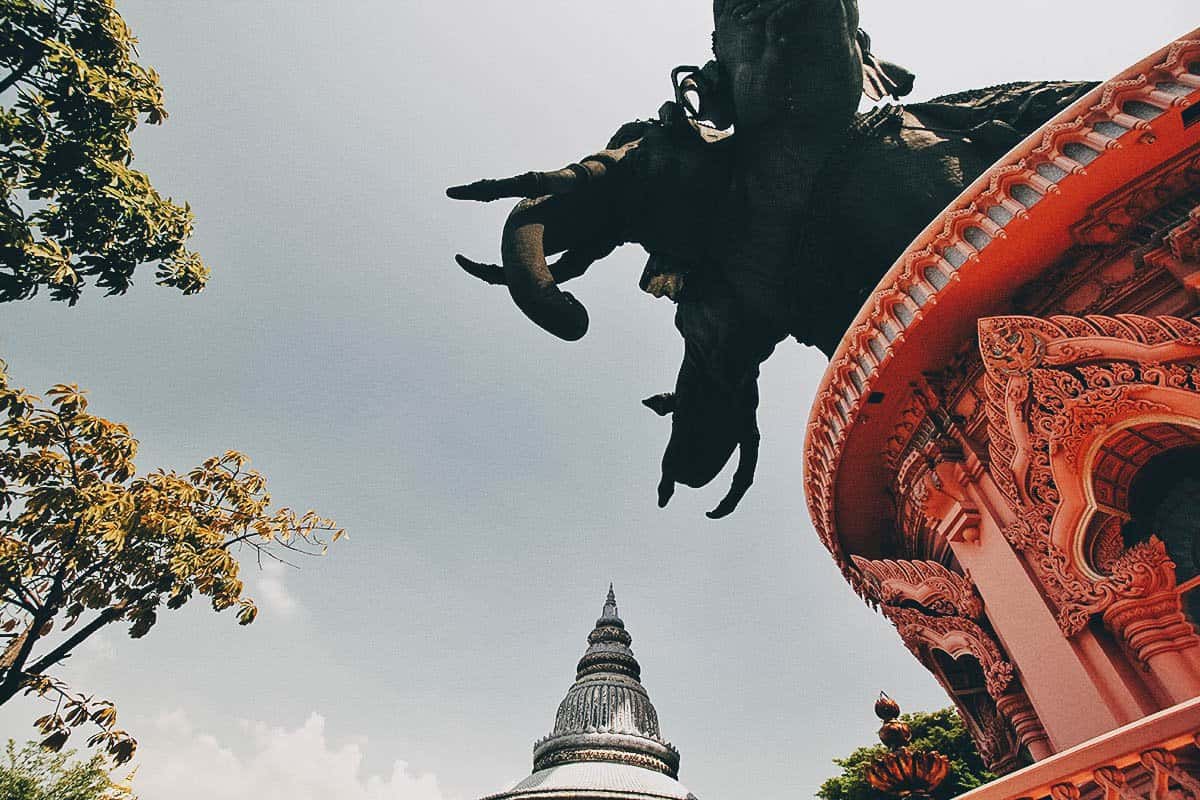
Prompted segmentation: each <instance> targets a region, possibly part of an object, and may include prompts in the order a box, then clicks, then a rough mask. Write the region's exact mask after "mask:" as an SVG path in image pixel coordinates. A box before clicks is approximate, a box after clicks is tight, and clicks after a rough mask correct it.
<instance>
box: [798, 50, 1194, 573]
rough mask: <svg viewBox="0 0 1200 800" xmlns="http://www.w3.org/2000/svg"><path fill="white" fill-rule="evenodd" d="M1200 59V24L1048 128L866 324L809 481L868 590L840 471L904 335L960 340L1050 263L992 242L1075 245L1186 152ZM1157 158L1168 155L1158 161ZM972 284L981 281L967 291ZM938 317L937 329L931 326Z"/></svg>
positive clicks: (914, 262)
mask: <svg viewBox="0 0 1200 800" xmlns="http://www.w3.org/2000/svg"><path fill="white" fill-rule="evenodd" d="M1197 64H1200V29H1197V30H1195V31H1193V32H1191V33H1190V34H1187V35H1186V36H1184V37H1181V38H1180V39H1178V40H1176V41H1174V42H1172V43H1170V44H1169V45H1167V46H1166V47H1164V48H1162V49H1160V50H1159V51H1157V52H1155V53H1154V54H1152V55H1150V56H1148V57H1147V58H1145V59H1143V60H1142V61H1140V62H1139V63H1137V64H1135V65H1134V66H1132V67H1130V68H1129V69H1127V70H1125V71H1123V72H1122V73H1120V74H1119V75H1117V76H1116V77H1114V78H1112V79H1110V80H1108V81H1106V82H1105V83H1103V84H1101V85H1100V86H1098V87H1097V88H1096V89H1094V90H1093V91H1091V92H1089V93H1088V94H1087V95H1085V96H1084V97H1082V98H1080V99H1079V100H1078V101H1077V102H1075V103H1074V104H1073V105H1072V106H1070V107H1069V108H1067V109H1066V110H1064V111H1063V112H1062V113H1060V114H1059V115H1058V116H1056V117H1054V118H1053V119H1052V120H1050V121H1049V122H1048V123H1046V124H1045V125H1043V126H1042V127H1041V128H1040V129H1039V130H1038V131H1036V132H1035V133H1033V134H1032V135H1031V136H1029V137H1027V138H1026V139H1025V140H1024V141H1022V142H1021V143H1020V144H1018V145H1017V146H1016V147H1015V148H1013V149H1012V150H1011V151H1009V153H1008V154H1007V155H1005V156H1004V157H1003V158H1001V159H1000V160H999V161H998V162H997V163H996V164H995V165H994V166H993V167H992V168H991V169H989V170H988V171H987V172H985V173H984V174H983V175H981V176H980V177H979V178H978V179H976V180H975V181H974V182H973V183H972V184H971V185H970V186H968V187H967V188H966V189H965V190H964V191H963V192H962V193H961V194H960V195H959V197H958V198H957V199H955V201H954V202H953V203H951V204H950V206H948V207H947V208H946V210H944V211H943V212H942V213H941V214H940V215H938V217H936V218H935V219H934V220H933V221H932V222H930V224H929V225H928V226H927V227H926V228H925V230H923V231H922V232H921V234H920V235H919V236H918V237H917V238H916V239H915V240H914V241H913V243H912V244H910V245H909V247H908V248H907V249H906V250H905V252H904V253H903V254H902V255H901V256H900V258H899V259H897V261H896V262H895V263H894V265H893V266H892V268H891V269H890V270H889V271H888V272H887V274H886V275H885V276H884V277H883V279H882V280H881V281H880V282H879V284H878V285H877V286H876V288H875V290H874V292H872V294H871V296H870V297H869V298H868V300H867V302H866V303H865V304H864V306H863V307H862V309H861V310H860V311H859V313H858V315H857V316H856V317H855V320H854V322H853V324H852V325H851V326H850V328H849V329H848V331H847V333H846V335H845V336H844V337H843V338H842V341H841V343H840V345H839V346H838V349H837V350H836V351H835V353H834V355H833V357H832V358H831V359H830V363H829V367H828V369H827V370H826V372H825V376H824V378H823V380H822V382H821V385H820V387H819V388H818V390H817V394H816V399H815V401H814V403H813V406H812V411H811V414H810V417H809V422H808V429H807V435H806V438H805V447H804V484H805V493H806V495H807V498H808V504H809V512H810V515H811V517H812V521H813V525H814V527H815V528H816V530H817V534H818V536H819V537H820V538H821V541H822V543H824V545H825V546H826V548H827V549H828V550H829V551H830V552H831V553H832V554H833V556H834V558H835V559H836V560H837V562H838V564H839V566H840V567H841V569H842V573H843V575H844V576H845V577H846V579H847V580H848V581H849V582H850V583H851V585H852V586H854V588H855V589H856V590H857V591H858V592H859V593H860V594H864V592H865V591H866V587H865V585H864V583H863V581H862V578H861V576H860V575H859V574H858V571H857V569H856V568H855V567H854V565H853V564H852V563H851V562H850V561H849V559H848V558H847V557H846V554H845V552H844V549H843V544H842V537H841V536H840V534H839V531H838V527H837V509H836V496H835V491H836V488H837V478H838V472H839V468H840V467H841V466H842V461H843V455H844V451H845V448H846V444H847V441H848V440H849V439H850V437H851V434H852V433H853V432H855V428H856V425H858V423H859V422H860V419H861V417H862V411H863V408H864V406H865V404H866V403H867V401H868V398H871V396H872V393H873V392H876V390H877V388H878V387H880V386H881V385H883V384H885V383H888V382H893V381H895V380H898V379H899V377H900V376H896V375H888V372H889V367H892V366H894V362H895V360H896V355H897V353H898V352H900V351H904V350H905V349H906V348H904V347H903V342H904V339H905V338H906V337H909V338H911V337H912V336H913V335H914V334H916V335H920V336H922V337H923V345H925V344H927V343H929V342H931V341H934V340H936V339H937V337H938V336H941V337H943V338H945V337H946V336H947V335H948V334H947V333H946V331H945V330H944V329H946V328H947V327H949V328H953V329H954V330H955V331H958V332H959V333H960V334H961V333H962V331H963V330H964V329H963V326H962V323H963V320H962V319H955V317H954V311H953V309H954V306H955V305H959V306H963V308H964V309H966V308H968V307H973V306H978V305H979V303H980V302H986V301H987V300H988V299H991V298H989V297H986V295H984V291H986V288H987V286H988V285H990V286H992V287H995V286H996V284H997V282H1002V283H1003V285H1005V286H1013V287H1015V285H1016V284H1017V283H1018V282H1020V281H1022V280H1027V279H1029V278H1031V277H1033V276H1034V275H1036V274H1037V270H1036V267H1039V266H1045V265H1046V264H1045V262H1044V261H1043V263H1042V264H1035V265H1033V266H1034V271H1033V272H1032V273H1029V274H1024V273H1023V271H1024V272H1025V273H1028V271H1029V266H1028V265H1024V264H1021V263H1020V262H1019V261H1017V260H1016V258H1015V256H1020V255H1021V254H1022V249H1021V247H1012V246H997V247H996V248H995V249H994V250H989V251H988V252H987V253H985V252H984V251H985V249H987V248H988V247H989V245H992V244H994V243H996V242H1001V243H1002V245H1011V242H1003V241H1002V240H1006V239H1010V235H1011V237H1012V238H1013V239H1017V240H1020V241H1022V242H1026V243H1027V242H1029V241H1030V240H1031V238H1036V240H1037V242H1036V243H1037V244H1038V245H1039V246H1040V245H1042V244H1043V243H1044V242H1046V241H1053V242H1055V243H1058V244H1061V243H1062V242H1063V240H1064V238H1065V239H1066V240H1067V242H1068V243H1069V238H1070V230H1069V229H1070V225H1071V223H1072V222H1075V221H1076V219H1075V218H1072V219H1068V220H1067V221H1066V222H1065V224H1064V222H1063V220H1064V210H1065V209H1070V208H1073V207H1076V206H1077V204H1078V203H1080V202H1082V203H1083V204H1084V205H1086V204H1087V203H1090V202H1094V201H1095V200H1096V199H1098V198H1099V197H1102V196H1104V195H1105V194H1107V193H1108V192H1109V191H1111V190H1112V189H1113V186H1112V181H1113V180H1121V179H1122V176H1123V175H1125V176H1127V175H1128V174H1130V173H1131V172H1134V173H1135V174H1137V172H1138V171H1139V170H1144V169H1146V168H1149V167H1151V166H1153V165H1155V164H1159V163H1162V162H1163V161H1165V160H1167V159H1168V158H1170V157H1172V156H1174V155H1178V152H1179V151H1180V150H1181V149H1182V147H1177V148H1176V149H1175V150H1173V151H1169V145H1170V144H1171V143H1172V142H1173V143H1175V144H1176V145H1178V143H1179V141H1180V140H1181V139H1185V137H1184V135H1183V130H1184V128H1185V127H1187V126H1185V125H1184V123H1183V122H1182V119H1181V115H1182V113H1183V111H1184V109H1185V108H1195V107H1197V106H1200V70H1198V69H1197V68H1196V65H1197ZM1188 89H1190V91H1188ZM1189 134H1194V135H1192V136H1191V138H1192V139H1197V140H1200V127H1195V126H1193V127H1192V128H1191V129H1190V130H1189ZM1185 143H1186V140H1185ZM1154 151H1159V152H1157V153H1156V154H1155V155H1154V156H1151V155H1150V153H1152V152H1154ZM1096 176H1100V177H1099V178H1096ZM1126 179H1127V178H1126ZM1118 185H1120V184H1118ZM1047 200H1049V202H1044V201H1047ZM1043 203H1044V204H1043ZM1048 207H1054V210H1049V208H1048ZM1056 211H1057V213H1055V212H1056ZM1063 249H1064V250H1065V247H1064V248H1063ZM997 251H1004V253H1003V254H1002V255H996V253H997ZM1025 254H1026V255H1027V254H1028V253H1027V252H1026V253H1025ZM964 278H965V279H966V280H964ZM981 279H982V280H981ZM981 283H982V284H983V286H982V287H981V285H980V284H981ZM964 284H970V285H969V286H967V289H966V290H964ZM971 290H973V294H974V297H972V291H971ZM992 296H993V297H994V289H993V292H992ZM968 300H970V301H971V302H966V301H968ZM939 303H940V307H939ZM900 304H903V305H905V306H906V308H905V313H903V314H896V313H895V311H894V310H893V309H894V308H895V306H897V305H900ZM935 309H936V312H935ZM948 309H949V310H948ZM964 314H965V311H964ZM964 314H960V316H963V315H964ZM930 317H935V318H936V320H935V322H936V325H932V324H928V323H929V318H930ZM969 323H970V324H971V325H973V324H974V319H973V318H972V319H970V320H969ZM960 341H961V339H960ZM916 349H917V348H915V347H908V348H907V351H908V352H907V353H906V354H905V355H906V363H905V364H904V366H905V370H904V372H905V373H906V375H907V374H910V373H911V372H912V370H913V369H915V368H917V367H918V366H919V364H917V363H916V362H919V360H920V359H919V357H915V356H914V355H913V353H912V351H914V350H916ZM898 371H899V370H893V372H898ZM876 397H878V395H876Z"/></svg>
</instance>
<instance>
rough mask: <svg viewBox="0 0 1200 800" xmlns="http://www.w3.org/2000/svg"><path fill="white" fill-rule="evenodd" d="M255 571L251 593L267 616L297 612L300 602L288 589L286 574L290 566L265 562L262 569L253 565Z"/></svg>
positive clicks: (284, 615) (283, 616)
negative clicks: (285, 579)
mask: <svg viewBox="0 0 1200 800" xmlns="http://www.w3.org/2000/svg"><path fill="white" fill-rule="evenodd" d="M251 569H254V570H255V572H254V573H253V574H252V575H251V576H250V579H249V581H248V583H249V584H250V587H249V588H250V591H249V595H250V596H251V597H253V598H254V601H255V602H256V603H258V605H259V608H260V609H262V611H263V612H265V614H264V615H265V616H266V615H269V616H274V617H281V618H284V619H286V618H288V617H291V616H293V615H294V614H295V613H296V610H297V609H298V608H299V607H300V603H299V602H298V601H297V600H296V597H295V595H293V594H292V593H291V592H290V591H288V587H287V584H286V583H285V582H284V576H285V575H286V574H287V573H286V570H287V569H289V568H288V567H286V566H284V565H283V564H280V563H278V562H276V561H267V562H264V563H263V565H262V568H261V569H258V568H257V567H256V566H255V567H251Z"/></svg>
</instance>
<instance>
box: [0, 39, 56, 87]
mask: <svg viewBox="0 0 1200 800" xmlns="http://www.w3.org/2000/svg"><path fill="white" fill-rule="evenodd" d="M44 55H46V48H45V47H44V46H43V45H42V43H41V42H38V43H37V44H35V45H34V46H33V47H31V48H30V49H29V50H28V51H26V53H25V58H23V59H22V60H21V63H20V64H18V65H17V68H16V69H14V70H13V71H12V72H10V73H9V74H8V76H7V77H6V78H4V80H0V94H4V92H6V91H8V89H10V88H12V86H13V85H14V84H16V83H18V82H20V81H21V79H22V78H24V77H25V76H26V75H28V74H29V72H30V70H32V69H33V68H34V67H36V66H37V64H38V62H39V61H41V60H42V56H44Z"/></svg>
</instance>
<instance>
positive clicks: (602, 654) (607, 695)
mask: <svg viewBox="0 0 1200 800" xmlns="http://www.w3.org/2000/svg"><path fill="white" fill-rule="evenodd" d="M631 643H632V638H631V637H630V635H629V632H628V631H626V630H625V623H624V622H623V621H622V620H621V617H620V615H619V614H618V612H617V599H616V595H615V594H614V593H613V589H612V587H611V586H610V587H609V589H608V599H607V600H606V601H605V603H604V611H603V612H601V614H600V619H598V620H596V627H595V629H594V630H593V631H592V632H591V634H589V635H588V648H587V651H586V652H585V653H584V654H583V658H581V659H580V660H579V666H578V668H577V669H576V673H575V683H574V684H573V685H572V686H571V688H570V689H569V690H568V691H567V696H566V697H565V698H563V701H562V703H560V704H559V706H558V714H557V715H556V717H555V720H554V730H553V731H551V733H550V735H549V736H547V737H546V738H544V739H542V740H541V741H539V742H538V743H537V744H536V745H534V749H533V774H532V775H530V776H529V777H528V778H526V779H525V780H524V781H522V782H521V783H519V784H517V785H516V786H515V787H513V788H512V789H511V790H510V791H508V792H505V793H504V794H500V795H495V796H494V797H493V798H490V799H489V800H524V798H534V797H537V798H547V799H549V798H557V797H580V796H583V795H581V794H580V793H581V792H584V793H589V794H588V796H589V797H591V796H593V795H592V793H594V794H595V796H598V797H599V796H603V797H606V798H614V800H623V799H624V798H630V799H631V800H632V799H633V798H636V799H637V800H695V798H694V797H693V796H692V795H691V793H689V792H688V790H687V789H686V788H684V787H683V786H682V785H681V784H680V783H679V782H678V781H677V780H676V777H677V775H678V773H679V752H678V751H677V750H676V749H675V748H674V747H673V746H671V743H670V742H668V741H666V740H665V739H663V738H662V735H661V733H660V732H659V728H658V712H657V711H655V710H654V705H653V704H652V703H651V702H650V696H649V695H648V694H647V693H646V689H645V687H644V686H642V683H641V674H642V670H641V666H640V665H639V664H638V662H637V659H636V658H634V655H633V650H631V649H630V644H631Z"/></svg>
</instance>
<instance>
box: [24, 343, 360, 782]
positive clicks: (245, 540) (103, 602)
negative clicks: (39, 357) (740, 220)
mask: <svg viewBox="0 0 1200 800" xmlns="http://www.w3.org/2000/svg"><path fill="white" fill-rule="evenodd" d="M0 366H2V364H0ZM47 396H48V397H49V402H43V401H41V400H40V399H39V398H37V397H34V396H32V395H30V394H28V393H27V392H25V390H23V389H19V388H14V387H12V386H10V384H9V380H8V377H7V375H6V374H5V373H4V372H3V370H0V448H2V449H0V600H2V601H3V602H2V604H0V650H2V651H3V652H2V654H0V704H3V703H5V702H7V701H8V700H10V699H12V698H13V697H14V696H15V695H17V694H19V693H20V692H22V691H24V692H26V693H31V692H32V693H37V694H39V695H42V696H43V697H46V698H48V699H49V700H51V701H53V702H54V703H55V709H54V711H53V712H52V713H49V714H47V715H45V716H43V717H42V718H41V719H39V720H38V721H37V723H36V724H37V725H38V727H39V728H40V730H41V732H42V734H43V735H44V736H45V739H44V740H43V744H44V745H46V746H47V747H50V748H51V749H60V748H61V747H62V746H63V745H64V744H65V743H66V742H67V739H68V737H69V736H70V734H71V730H72V729H73V728H75V727H78V726H81V725H89V726H93V727H94V728H95V732H94V733H93V735H92V736H91V738H90V739H89V740H88V743H89V745H93V746H101V747H103V748H105V749H106V750H107V752H108V753H109V754H111V755H112V756H113V757H114V758H115V759H116V760H117V762H118V763H121V762H124V761H127V760H129V758H131V757H132V755H133V751H134V748H135V747H136V744H135V743H134V740H133V739H132V738H131V737H130V736H129V735H128V734H127V733H126V732H124V731H122V730H120V729H119V728H117V726H116V716H117V715H116V709H115V708H114V707H113V706H112V704H111V703H108V702H106V701H97V700H96V699H94V698H93V697H90V696H87V695H82V694H76V693H73V692H72V691H71V690H70V689H69V688H68V687H67V686H66V685H65V684H63V683H62V681H60V680H58V679H57V678H56V677H54V675H53V671H54V669H55V667H56V666H57V665H59V664H60V663H61V662H62V660H63V659H64V658H66V657H67V656H69V655H70V654H71V652H72V651H73V650H74V649H75V648H76V647H78V646H79V645H80V644H82V643H83V642H84V641H85V640H86V639H87V638H88V637H90V636H92V635H93V634H95V633H96V632H97V631H99V630H101V629H103V628H105V627H107V626H109V625H114V624H122V625H126V626H128V631H129V635H130V636H132V637H134V638H138V637H141V636H145V635H146V633H148V632H149V631H150V629H151V628H152V627H153V626H154V624H155V623H156V622H157V621H158V616H159V613H160V612H161V611H162V610H163V609H167V610H174V609H178V608H180V607H181V606H183V605H184V604H185V603H187V602H188V601H189V600H190V599H192V598H193V597H194V596H196V595H202V596H204V597H206V598H207V599H208V601H209V603H210V605H211V606H212V608H213V609H214V610H215V611H224V610H226V609H236V613H237V619H238V622H239V623H240V624H242V625H248V624H250V623H251V622H253V621H254V618H255V615H256V614H257V609H256V607H255V605H254V602H253V601H252V600H251V599H250V598H248V597H246V596H245V595H244V594H243V586H242V581H241V578H240V564H239V561H238V558H237V553H238V551H241V552H243V553H244V554H246V555H250V556H253V557H255V558H256V559H258V560H259V561H261V559H262V558H264V557H266V558H276V559H279V560H282V559H283V557H285V556H287V555H288V554H289V553H303V554H321V553H323V552H324V551H325V548H326V546H327V543H328V542H332V541H337V539H339V538H340V537H341V536H342V535H343V531H341V530H339V529H337V528H336V526H335V525H334V523H333V522H332V521H331V520H328V519H325V518H323V517H320V516H318V515H316V514H315V513H314V512H312V511H309V512H307V513H304V514H297V513H295V512H294V511H292V510H290V509H287V508H279V509H272V507H271V497H270V495H269V494H268V493H267V490H266V481H265V480H264V478H263V476H262V475H260V474H259V473H258V472H256V471H254V470H251V469H248V468H247V459H246V457H245V456H243V455H242V454H240V453H237V452H234V451H230V452H227V453H225V454H224V455H221V456H215V457H213V458H210V459H208V460H207V461H205V462H204V463H203V464H201V465H200V466H198V467H196V468H195V469H193V470H192V471H191V472H189V473H187V474H186V475H182V474H178V473H176V472H172V471H167V470H158V471H155V472H152V473H150V474H148V475H144V476H142V477H135V467H134V456H135V455H136V453H137V441H136V440H135V439H134V438H133V436H132V435H131V434H130V432H129V430H128V428H126V427H125V426H124V425H121V424H119V423H116V422H111V421H109V420H107V419H103V418H102V417H98V416H94V415H92V414H90V413H89V412H88V401H87V398H86V396H85V394H84V392H82V391H80V389H79V388H78V387H76V386H67V385H62V384H59V385H56V386H54V387H52V388H51V389H50V390H49V391H48V392H47Z"/></svg>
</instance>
